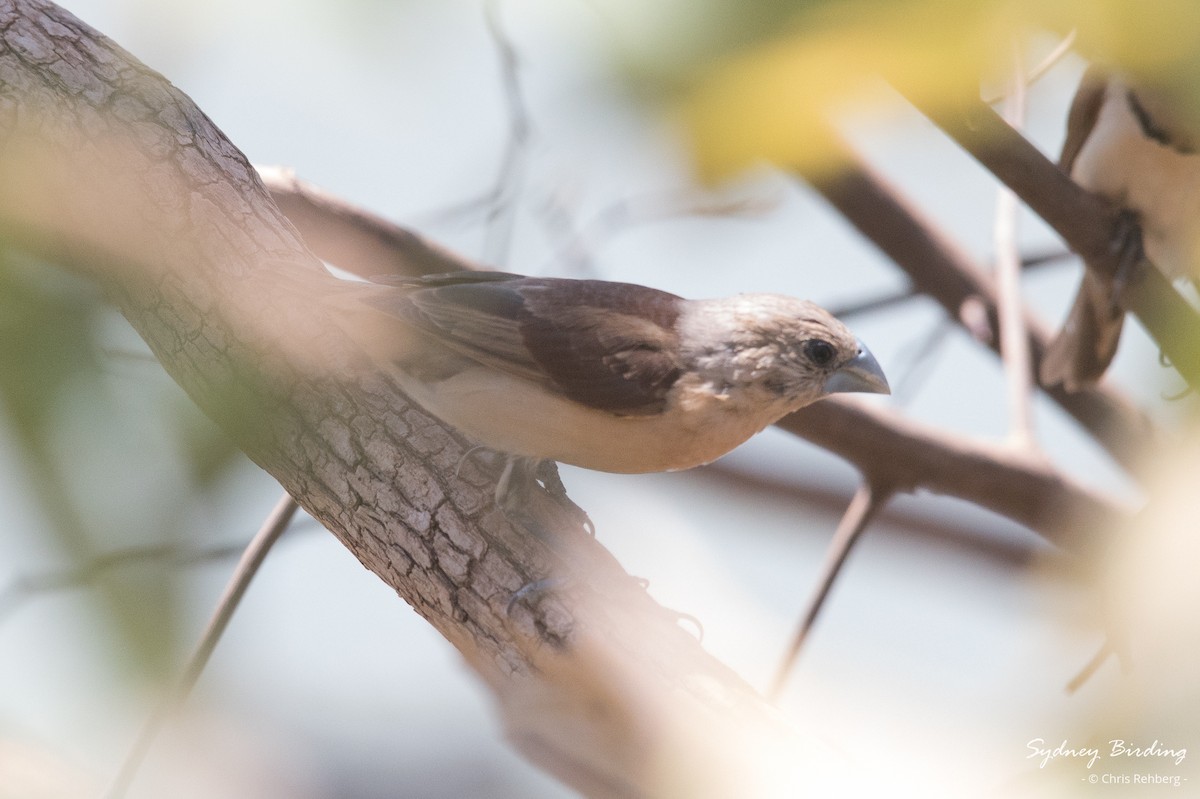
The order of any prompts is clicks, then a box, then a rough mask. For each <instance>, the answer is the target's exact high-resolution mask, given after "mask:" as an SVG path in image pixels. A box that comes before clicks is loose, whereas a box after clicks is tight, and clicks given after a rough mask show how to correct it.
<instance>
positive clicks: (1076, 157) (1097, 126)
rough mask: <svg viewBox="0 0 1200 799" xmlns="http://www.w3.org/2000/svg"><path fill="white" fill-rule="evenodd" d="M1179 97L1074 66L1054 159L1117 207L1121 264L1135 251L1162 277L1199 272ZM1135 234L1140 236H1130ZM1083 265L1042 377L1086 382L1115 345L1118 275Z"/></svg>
mask: <svg viewBox="0 0 1200 799" xmlns="http://www.w3.org/2000/svg"><path fill="white" fill-rule="evenodd" d="M1187 110H1188V109H1187V105H1186V101H1184V100H1183V99H1182V98H1181V97H1180V96H1179V95H1178V94H1176V93H1173V92H1172V90H1171V88H1169V87H1167V86H1165V85H1156V84H1152V83H1150V82H1146V81H1141V82H1134V81H1133V80H1131V79H1130V78H1129V77H1127V76H1126V75H1124V74H1123V73H1121V72H1119V71H1117V70H1114V69H1112V68H1109V67H1107V66H1104V65H1092V66H1091V67H1089V68H1088V69H1087V71H1086V72H1085V73H1084V75H1083V77H1082V79H1081V80H1080V83H1079V87H1078V89H1077V90H1076V92H1075V96H1074V98H1073V100H1072V103H1071V108H1070V111H1069V112H1068V115H1067V134H1066V139H1065V141H1064V143H1063V149H1062V153H1061V155H1060V157H1059V167H1060V168H1061V169H1062V170H1063V171H1064V172H1066V173H1067V174H1068V175H1069V176H1070V177H1071V178H1072V179H1073V180H1074V181H1075V182H1076V183H1078V184H1079V185H1080V186H1081V187H1082V188H1084V189H1087V190H1088V191H1090V192H1093V193H1094V194H1098V195H1100V196H1101V197H1103V198H1105V199H1107V200H1108V201H1110V202H1112V203H1114V204H1115V205H1117V206H1118V207H1120V208H1122V209H1124V210H1125V211H1126V212H1127V219H1129V220H1132V222H1133V224H1127V225H1123V226H1122V227H1121V232H1120V235H1122V236H1125V237H1132V238H1131V239H1130V240H1129V241H1127V242H1118V243H1117V246H1118V248H1119V249H1120V250H1121V251H1122V252H1123V253H1124V254H1125V256H1126V257H1123V259H1122V261H1123V263H1124V264H1125V265H1126V267H1127V268H1129V269H1131V268H1132V267H1133V266H1134V265H1135V264H1136V261H1137V260H1139V259H1140V256H1141V255H1142V254H1143V252H1144V254H1145V256H1146V258H1147V259H1148V260H1149V261H1150V262H1151V263H1152V264H1153V265H1154V266H1155V267H1156V268H1157V269H1159V270H1160V271H1161V272H1162V273H1163V274H1164V275H1165V276H1166V277H1168V278H1170V279H1172V280H1180V279H1187V280H1195V279H1196V278H1197V277H1200V257H1198V256H1200V153H1198V152H1197V144H1198V143H1200V136H1197V131H1198V130H1200V128H1197V127H1196V126H1195V124H1194V120H1192V119H1189V118H1188V116H1187ZM1139 234H1140V240H1139V239H1138V238H1137V236H1138V235H1139ZM1126 274H1127V273H1126V272H1125V271H1124V270H1118V273H1117V275H1116V276H1115V278H1107V277H1104V276H1102V275H1101V274H1100V273H1098V272H1097V271H1095V270H1092V269H1085V270H1084V274H1083V278H1082V280H1081V283H1080V287H1079V290H1078V293H1077V294H1076V297H1075V301H1074V303H1073V305H1072V307H1071V309H1070V311H1069V312H1068V314H1067V319H1066V322H1065V323H1064V324H1063V327H1062V329H1061V330H1060V332H1059V333H1058V335H1057V336H1056V337H1055V339H1054V340H1053V341H1052V342H1051V343H1050V346H1049V347H1048V348H1047V350H1046V354H1045V357H1044V358H1043V360H1042V365H1041V369H1040V377H1041V380H1042V383H1043V384H1044V385H1048V386H1052V385H1056V384H1059V383H1062V384H1063V385H1064V387H1065V388H1066V389H1067V390H1068V391H1076V390H1079V389H1081V388H1085V387H1088V386H1091V385H1094V384H1095V383H1096V382H1098V381H1099V379H1100V378H1101V377H1102V376H1103V374H1104V372H1105V370H1107V368H1108V366H1109V364H1110V363H1111V361H1112V359H1113V356H1114V355H1115V353H1116V350H1117V344H1118V341H1119V339H1120V335H1121V327H1122V323H1123V321H1124V312H1123V310H1122V309H1121V308H1120V307H1119V305H1118V302H1117V296H1118V295H1119V293H1120V290H1121V287H1122V285H1121V284H1122V280H1124V279H1126Z"/></svg>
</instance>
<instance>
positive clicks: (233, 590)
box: [106, 493, 299, 799]
mask: <svg viewBox="0 0 1200 799" xmlns="http://www.w3.org/2000/svg"><path fill="white" fill-rule="evenodd" d="M298 508H299V506H298V505H297V504H296V501H295V500H294V499H292V498H291V496H289V495H288V494H286V493H285V494H284V495H283V496H282V497H281V498H280V500H279V502H278V503H277V504H276V505H275V508H274V509H273V510H272V511H271V514H270V515H269V516H268V517H267V520H266V521H265V522H264V523H263V526H262V529H260V530H259V531H258V533H257V534H255V536H254V539H253V540H252V541H251V542H250V545H249V546H247V547H246V551H245V552H244V553H243V554H242V559H241V560H240V561H238V565H237V568H235V569H234V571H233V575H232V576H231V577H230V578H229V583H228V584H227V585H226V586H225V591H224V593H222V594H221V598H220V600H218V602H217V607H216V609H215V610H214V611H213V615H212V617H211V618H210V619H209V621H208V625H207V626H206V627H205V628H204V633H203V634H202V635H201V636H200V641H199V643H198V644H197V645H196V649H195V650H194V651H193V652H192V656H191V657H190V658H189V659H188V662H187V665H186V666H185V667H184V670H183V672H182V673H181V674H180V676H179V682H178V683H176V685H175V687H174V689H173V690H171V692H170V693H168V694H167V696H166V697H165V698H164V699H163V701H162V702H161V703H160V704H159V705H158V707H157V708H156V709H155V710H154V712H153V713H151V714H150V716H149V718H147V720H146V723H145V725H144V726H143V727H142V729H141V731H140V732H139V733H138V737H137V739H136V740H135V741H134V743H133V746H132V747H131V748H130V750H129V753H128V755H126V758H125V762H124V763H122V764H121V769H120V771H118V772H117V776H116V778H115V779H114V780H113V783H112V785H111V786H110V788H109V790H108V793H107V794H106V797H107V799H121V797H123V796H124V795H125V793H126V792H127V791H128V790H129V786H130V784H131V783H132V782H133V779H134V777H136V776H137V771H138V769H139V768H140V767H141V764H142V762H143V761H144V760H145V759H146V754H147V753H148V752H149V751H150V746H151V744H153V743H154V739H155V738H156V737H157V736H158V733H159V731H160V730H161V729H162V727H163V725H164V724H166V722H167V719H168V718H170V715H171V713H172V712H173V711H174V710H175V709H176V708H178V707H179V706H180V705H182V704H183V703H184V702H185V701H186V700H187V698H188V696H189V695H190V694H191V692H192V689H193V688H194V687H195V686H196V682H197V680H199V679H200V675H201V673H203V671H204V667H205V666H206V665H208V659H209V658H210V657H211V656H212V653H213V650H214V649H216V646H217V643H218V642H219V641H220V640H221V636H222V635H223V634H224V632H225V628H226V627H228V626H229V620H230V619H232V618H233V614H234V611H236V610H237V607H238V605H239V604H240V603H241V601H242V596H243V595H244V594H245V593H246V589H247V588H249V587H250V581H251V580H253V579H254V575H256V574H257V573H258V570H259V567H261V566H262V563H263V560H264V559H265V558H266V557H267V553H268V552H270V551H271V548H272V547H273V546H274V545H275V542H276V541H278V540H279V537H280V536H281V535H283V533H284V531H285V530H287V527H288V523H289V522H290V521H291V519H292V516H293V515H295V513H296V510H297V509H298Z"/></svg>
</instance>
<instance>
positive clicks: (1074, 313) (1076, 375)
mask: <svg viewBox="0 0 1200 799" xmlns="http://www.w3.org/2000/svg"><path fill="white" fill-rule="evenodd" d="M1111 77H1112V76H1111V74H1110V73H1109V72H1108V71H1107V70H1106V69H1104V68H1103V67H1099V66H1091V67H1089V68H1088V69H1087V71H1086V72H1084V74H1083V77H1082V78H1081V79H1080V81H1079V88H1078V89H1076V91H1075V97H1074V98H1073V99H1072V100H1071V109H1070V111H1068V112H1067V135H1066V139H1065V140H1064V141H1063V148H1062V153H1061V154H1060V155H1059V158H1058V165H1059V168H1061V169H1062V170H1063V171H1064V172H1066V173H1067V174H1068V175H1070V174H1071V173H1072V171H1073V170H1074V168H1075V161H1076V160H1077V159H1078V158H1079V153H1080V152H1081V151H1082V150H1083V147H1084V145H1085V144H1086V143H1087V140H1088V137H1089V136H1090V135H1091V134H1092V132H1093V131H1094V130H1095V127H1096V122H1097V120H1098V119H1099V118H1100V110H1101V108H1102V107H1103V106H1104V101H1105V97H1106V95H1107V93H1108V88H1109V81H1110V80H1111ZM1085 188H1088V187H1087V186H1085ZM1123 321H1124V313H1123V312H1122V311H1121V310H1120V309H1119V308H1118V307H1117V306H1116V305H1115V304H1114V303H1113V300H1112V283H1111V281H1110V280H1106V279H1105V278H1103V277H1101V275H1100V273H1099V272H1098V271H1096V270H1093V269H1091V268H1085V269H1084V272H1083V277H1082V279H1081V282H1080V286H1079V291H1078V292H1077V293H1076V295H1075V302H1074V304H1073V305H1072V306H1071V310H1070V312H1069V313H1068V315H1067V320H1066V322H1065V323H1064V324H1063V327H1062V329H1061V330H1060V331H1059V332H1058V334H1057V335H1056V336H1055V337H1054V340H1053V341H1051V342H1050V345H1049V346H1048V347H1047V349H1046V352H1045V354H1044V355H1043V357H1042V363H1041V367H1040V369H1039V377H1040V379H1041V382H1042V384H1043V385H1048V386H1053V385H1057V384H1059V383H1062V384H1063V385H1064V386H1065V387H1066V388H1067V390H1068V391H1078V390H1079V389H1081V388H1085V387H1087V386H1091V385H1094V384H1095V383H1096V382H1097V381H1098V380H1099V379H1100V378H1101V377H1102V376H1103V375H1104V372H1105V370H1107V369H1108V365H1109V363H1111V362H1112V359H1113V356H1114V355H1115V354H1116V351H1117V343H1118V342H1119V341H1120V337H1121V327H1122V322H1123Z"/></svg>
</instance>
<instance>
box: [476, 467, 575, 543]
mask: <svg viewBox="0 0 1200 799" xmlns="http://www.w3.org/2000/svg"><path fill="white" fill-rule="evenodd" d="M535 486H536V487H538V488H540V489H541V490H543V491H544V492H546V495H547V496H549V497H550V498H551V499H552V500H554V502H555V504H556V505H558V506H559V507H560V508H561V509H563V510H564V511H566V512H567V514H568V515H570V517H571V518H572V519H573V520H574V521H575V522H576V523H578V524H579V526H580V527H582V528H583V529H584V530H585V531H586V532H587V533H588V535H592V536H594V535H595V534H596V527H595V525H594V524H592V520H591V519H590V518H589V517H588V515H587V512H586V511H584V510H583V508H581V507H579V506H578V505H576V504H575V503H574V502H572V501H571V498H570V497H568V496H567V489H566V487H565V486H564V485H563V482H562V478H561V477H559V474H558V464H556V463H555V462H554V461H551V460H538V459H535V458H523V457H519V456H516V455H510V456H508V458H507V460H506V462H505V464H504V471H503V472H502V473H501V475H500V481H499V482H498V483H497V484H496V505H497V506H498V507H499V508H500V510H501V511H502V512H503V513H504V515H505V516H506V517H508V518H509V519H511V520H513V521H515V522H518V523H520V524H521V525H522V526H523V527H526V528H527V529H530V530H532V531H533V532H534V534H535V535H537V536H538V537H539V538H543V539H546V538H548V536H547V535H546V534H545V531H544V530H543V529H542V528H541V525H539V524H537V523H536V522H534V521H533V519H532V517H531V515H530V514H529V512H528V509H527V508H528V503H529V497H530V494H531V493H532V492H533V490H534V488H535Z"/></svg>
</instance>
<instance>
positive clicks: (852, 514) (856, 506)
mask: <svg viewBox="0 0 1200 799" xmlns="http://www.w3.org/2000/svg"><path fill="white" fill-rule="evenodd" d="M891 498H892V490H891V489H890V488H888V487H886V486H874V485H872V484H871V483H870V482H864V483H863V484H862V485H861V486H859V489H858V491H857V492H856V493H855V495H854V498H853V499H851V500H850V506H849V507H847V508H846V513H845V515H843V516H842V521H841V522H840V523H839V524H838V527H837V530H836V531H835V532H834V534H833V540H832V541H830V542H829V549H827V550H826V552H825V562H824V563H823V564H822V566H821V574H820V576H819V577H818V578H817V584H816V588H815V589H814V590H813V594H812V597H811V598H810V599H809V601H808V606H807V607H806V608H805V609H804V614H803V615H802V616H801V617H800V626H799V628H798V629H797V630H796V634H795V636H794V637H793V638H792V644H791V646H790V647H788V651H787V654H786V655H784V657H783V661H782V662H781V663H780V665H779V671H777V672H776V673H775V679H774V681H773V682H772V684H771V688H770V690H769V691H768V693H767V696H768V697H770V699H771V700H772V701H775V702H778V701H779V697H780V696H781V695H782V694H783V688H784V686H785V685H786V684H787V678H788V674H790V673H791V671H792V666H794V665H795V663H796V658H797V657H798V656H799V655H800V649H801V647H803V646H804V642H805V641H806V640H807V639H808V634H809V632H810V631H811V630H812V627H813V624H815V623H816V621H817V616H818V615H819V614H820V612H821V608H822V607H823V606H824V604H825V599H826V597H828V596H829V592H830V590H831V589H832V588H833V583H834V581H835V580H836V579H837V576H838V574H839V573H841V570H842V566H843V565H845V563H846V558H847V557H848V556H849V555H850V550H851V549H853V548H854V544H855V542H856V541H858V537H859V536H860V535H861V534H862V532H863V530H865V529H867V525H868V524H870V523H871V520H872V519H874V518H875V516H876V515H878V513H879V511H881V510H882V509H883V506H884V505H886V504H887V502H888V500H889V499H891Z"/></svg>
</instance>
